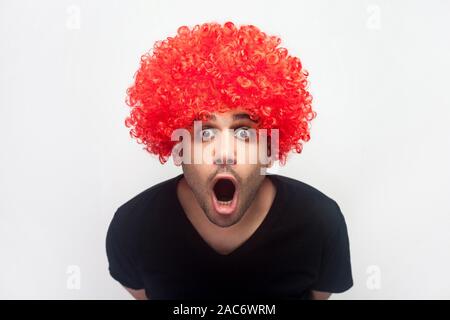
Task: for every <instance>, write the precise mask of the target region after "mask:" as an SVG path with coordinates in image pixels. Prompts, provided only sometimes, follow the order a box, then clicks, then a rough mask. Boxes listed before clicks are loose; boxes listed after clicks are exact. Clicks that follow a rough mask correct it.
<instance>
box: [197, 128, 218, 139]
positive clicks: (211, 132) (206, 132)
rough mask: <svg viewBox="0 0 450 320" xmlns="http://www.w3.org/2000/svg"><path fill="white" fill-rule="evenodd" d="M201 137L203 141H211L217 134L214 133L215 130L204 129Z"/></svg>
mask: <svg viewBox="0 0 450 320" xmlns="http://www.w3.org/2000/svg"><path fill="white" fill-rule="evenodd" d="M200 135H201V137H202V141H210V140H212V139H213V138H214V136H215V132H214V129H213V128H207V129H203V130H202V131H201V132H200Z"/></svg>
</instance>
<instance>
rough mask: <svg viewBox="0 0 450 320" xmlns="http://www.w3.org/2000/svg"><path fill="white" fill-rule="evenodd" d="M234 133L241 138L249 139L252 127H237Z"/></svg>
mask: <svg viewBox="0 0 450 320" xmlns="http://www.w3.org/2000/svg"><path fill="white" fill-rule="evenodd" d="M234 135H235V137H236V138H238V139H240V140H248V139H249V138H250V128H247V127H243V128H239V129H236V130H235V132H234Z"/></svg>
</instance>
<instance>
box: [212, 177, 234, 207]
mask: <svg viewBox="0 0 450 320" xmlns="http://www.w3.org/2000/svg"><path fill="white" fill-rule="evenodd" d="M213 190H214V194H215V195H216V198H217V201H218V202H219V204H221V205H230V204H231V201H232V200H233V196H234V193H235V192H236V187H235V186H234V183H233V181H231V180H230V179H223V178H220V179H219V180H217V182H216V184H215V185H214V189H213Z"/></svg>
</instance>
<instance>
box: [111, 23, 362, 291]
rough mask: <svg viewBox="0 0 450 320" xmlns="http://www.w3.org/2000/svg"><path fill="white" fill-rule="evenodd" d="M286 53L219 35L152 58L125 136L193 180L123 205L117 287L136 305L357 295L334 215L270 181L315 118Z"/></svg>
mask: <svg viewBox="0 0 450 320" xmlns="http://www.w3.org/2000/svg"><path fill="white" fill-rule="evenodd" d="M278 44H279V39H278V38H277V37H269V36H267V35H266V34H265V33H263V32H261V31H260V30H259V29H257V28H256V27H254V26H242V27H241V28H240V29H237V28H236V27H235V26H234V24H232V23H231V22H227V23H225V24H224V25H223V26H222V25H220V24H217V23H209V24H203V25H201V26H199V25H197V26H195V27H194V28H193V29H192V30H190V29H189V28H187V27H185V26H183V27H180V28H179V29H178V35H177V37H175V38H168V41H165V42H160V43H159V46H157V45H155V48H154V49H155V51H154V52H153V54H146V55H144V56H143V57H142V59H141V66H140V69H139V70H138V72H137V73H136V75H135V83H134V85H133V86H132V87H131V88H130V89H129V90H128V104H129V105H130V106H131V107H132V108H133V109H132V112H131V115H130V117H128V118H127V121H126V125H127V126H128V127H132V128H133V129H132V131H131V134H132V136H134V137H136V138H137V139H138V141H139V142H140V143H144V144H145V145H146V147H145V149H146V150H147V151H149V152H150V153H154V154H157V155H159V159H160V161H161V162H162V163H164V162H166V161H167V158H168V156H170V155H173V158H174V161H175V163H176V164H177V165H180V166H181V167H182V171H183V173H182V174H180V175H178V176H176V177H173V178H171V179H168V180H166V181H163V182H161V183H159V184H157V185H155V186H152V187H151V188H148V189H147V190H145V191H143V192H141V193H140V194H138V195H137V196H135V197H133V198H132V199H131V200H129V201H127V202H126V203H124V204H123V205H122V206H120V207H119V208H118V210H117V211H116V213H115V215H114V218H113V220H112V222H111V224H110V227H109V229H108V234H107V239H106V249H107V255H108V259H109V270H110V273H111V276H112V277H113V278H114V279H116V280H117V281H119V282H120V283H121V284H122V285H123V286H124V287H125V288H126V289H127V290H128V291H129V292H130V293H131V294H132V295H133V296H134V297H135V298H136V299H227V298H231V299H239V298H253V299H254V298H277V299H328V297H329V296H330V295H331V293H338V292H343V291H345V290H348V289H349V288H350V287H351V286H352V285H353V279H352V273H351V263H350V249H349V240H348V234H347V227H346V223H345V219H344V216H343V214H342V212H341V210H340V208H339V206H338V204H337V203H336V202H335V201H334V200H333V199H331V198H329V197H328V196H326V195H325V194H323V193H322V192H320V191H319V190H317V189H315V188H313V187H312V186H309V185H307V184H306V183H303V182H300V181H298V180H295V179H292V178H288V177H284V176H281V175H268V174H266V169H267V168H268V167H270V166H271V165H272V164H273V161H274V160H280V162H281V163H285V161H286V158H287V153H288V152H289V151H290V150H292V149H295V150H296V151H297V152H298V153H300V152H301V150H302V144H301V143H300V142H299V141H300V140H303V141H308V140H309V121H311V120H312V119H313V118H314V117H315V112H314V111H312V109H311V100H312V99H311V96H310V94H309V92H308V91H307V90H306V85H307V81H306V77H307V72H306V71H305V70H303V69H302V66H301V63H300V61H299V59H298V58H293V57H291V56H288V55H287V52H286V49H284V48H277V45H278ZM263 129H267V130H268V131H269V133H270V134H269V136H264V135H261V133H264V130H263ZM177 133H180V136H181V138H180V139H174V137H175V138H176V137H177ZM274 137H277V138H278V139H274ZM268 138H270V139H268ZM261 150H263V152H261Z"/></svg>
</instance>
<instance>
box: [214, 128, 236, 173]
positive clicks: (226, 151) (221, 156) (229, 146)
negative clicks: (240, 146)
mask: <svg viewBox="0 0 450 320" xmlns="http://www.w3.org/2000/svg"><path fill="white" fill-rule="evenodd" d="M215 142H216V144H215V146H214V151H213V152H214V154H213V159H214V164H217V165H223V166H225V165H235V164H236V143H235V141H234V135H233V130H231V129H225V130H223V131H222V132H221V134H220V139H217V140H216V141H215Z"/></svg>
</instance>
